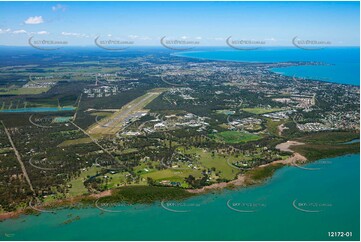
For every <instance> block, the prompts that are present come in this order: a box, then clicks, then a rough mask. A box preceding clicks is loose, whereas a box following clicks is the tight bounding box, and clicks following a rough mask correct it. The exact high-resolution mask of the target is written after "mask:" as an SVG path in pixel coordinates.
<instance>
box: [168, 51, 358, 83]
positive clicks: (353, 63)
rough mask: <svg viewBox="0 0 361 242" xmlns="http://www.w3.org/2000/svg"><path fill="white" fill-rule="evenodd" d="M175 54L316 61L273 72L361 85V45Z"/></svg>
mask: <svg viewBox="0 0 361 242" xmlns="http://www.w3.org/2000/svg"><path fill="white" fill-rule="evenodd" d="M175 55H176V56H182V57H191V58H201V59H209V60H226V61H239V62H265V63H277V62H286V61H317V62H322V63H325V64H327V65H323V66H292V67H285V68H274V69H272V71H274V72H277V73H281V74H283V75H287V76H296V77H303V78H310V79H315V80H320V81H328V82H335V83H341V84H352V85H358V86H359V85H360V48H359V47H337V48H336V47H334V48H325V49H320V50H303V49H298V48H291V47H289V48H276V47H275V48H265V49H257V50H252V51H239V50H229V49H219V50H212V51H203V50H202V51H190V52H178V53H176V54H175Z"/></svg>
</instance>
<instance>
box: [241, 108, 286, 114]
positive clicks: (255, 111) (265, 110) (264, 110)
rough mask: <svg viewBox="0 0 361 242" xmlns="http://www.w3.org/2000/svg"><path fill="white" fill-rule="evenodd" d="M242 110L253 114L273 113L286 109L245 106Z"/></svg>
mask: <svg viewBox="0 0 361 242" xmlns="http://www.w3.org/2000/svg"><path fill="white" fill-rule="evenodd" d="M242 110H243V111H246V112H248V113H253V114H265V113H273V112H278V111H282V110H284V109H282V108H243V109H242Z"/></svg>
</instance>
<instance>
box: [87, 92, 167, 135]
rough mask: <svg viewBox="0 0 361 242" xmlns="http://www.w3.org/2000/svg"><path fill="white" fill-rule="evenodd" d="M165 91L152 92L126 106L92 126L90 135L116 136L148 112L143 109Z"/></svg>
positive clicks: (89, 131) (89, 130)
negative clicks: (134, 119) (135, 119)
mask: <svg viewBox="0 0 361 242" xmlns="http://www.w3.org/2000/svg"><path fill="white" fill-rule="evenodd" d="M164 91H165V90H164V89H156V90H152V91H150V92H148V93H146V94H144V95H143V96H141V97H138V98H137V99H135V100H133V101H131V102H130V103H128V104H126V105H124V106H123V107H122V108H121V109H120V110H119V111H117V112H115V113H114V114H112V115H111V116H109V117H107V118H104V119H102V120H100V121H99V122H97V123H96V124H95V125H93V126H91V127H90V128H89V129H88V131H87V133H88V134H101V135H114V134H116V133H117V132H118V131H119V130H121V129H122V128H123V127H124V126H125V125H126V124H127V123H128V122H129V121H130V120H131V119H133V118H135V117H137V116H138V115H141V114H142V113H144V112H146V110H144V109H143V108H144V107H145V106H146V105H147V104H149V103H150V102H151V101H153V100H154V99H155V98H157V97H158V96H159V95H160V94H161V93H162V92H164Z"/></svg>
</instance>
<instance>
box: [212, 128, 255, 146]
mask: <svg viewBox="0 0 361 242" xmlns="http://www.w3.org/2000/svg"><path fill="white" fill-rule="evenodd" d="M211 137H213V138H215V139H216V140H217V141H219V142H225V143H228V144H237V143H245V142H249V141H254V140H259V139H261V138H262V137H261V136H259V135H256V134H251V133H246V132H238V131H224V132H220V133H217V134H212V135H211Z"/></svg>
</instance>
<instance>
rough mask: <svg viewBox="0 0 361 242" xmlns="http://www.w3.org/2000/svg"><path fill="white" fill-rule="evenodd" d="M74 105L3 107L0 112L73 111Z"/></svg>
mask: <svg viewBox="0 0 361 242" xmlns="http://www.w3.org/2000/svg"><path fill="white" fill-rule="evenodd" d="M75 109H76V108H75V107H61V108H59V107H34V108H17V109H4V110H0V113H43V112H61V111H73V110H75Z"/></svg>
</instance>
